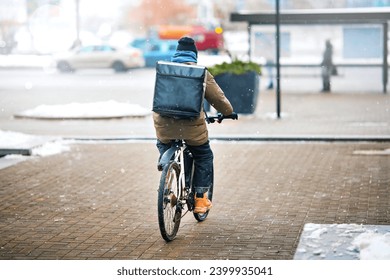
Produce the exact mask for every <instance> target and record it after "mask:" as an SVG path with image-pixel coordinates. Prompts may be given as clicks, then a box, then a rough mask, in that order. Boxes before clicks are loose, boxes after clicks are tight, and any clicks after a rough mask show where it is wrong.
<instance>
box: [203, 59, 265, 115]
mask: <svg viewBox="0 0 390 280" xmlns="http://www.w3.org/2000/svg"><path fill="white" fill-rule="evenodd" d="M208 70H209V71H210V73H211V74H213V76H214V78H215V80H216V82H217V83H218V85H219V86H220V87H221V89H222V90H223V91H224V93H225V95H226V97H227V98H228V99H229V100H230V102H231V103H232V106H233V108H234V111H235V112H236V113H240V114H252V113H253V112H254V111H255V109H256V104H257V97H258V94H259V80H260V77H259V75H260V74H261V68H260V66H259V65H258V64H256V63H254V62H244V61H241V60H234V61H232V62H231V63H226V62H224V63H222V64H218V65H215V66H213V67H210V68H208ZM206 110H207V109H206Z"/></svg>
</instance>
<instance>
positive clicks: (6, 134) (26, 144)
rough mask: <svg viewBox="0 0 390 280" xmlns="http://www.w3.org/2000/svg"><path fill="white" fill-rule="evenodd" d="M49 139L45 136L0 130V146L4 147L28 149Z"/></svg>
mask: <svg viewBox="0 0 390 280" xmlns="http://www.w3.org/2000/svg"><path fill="white" fill-rule="evenodd" d="M48 139H49V138H48V137H43V136H36V135H30V134H24V133H19V132H13V131H3V130H0V148H2V149H28V148H31V147H33V146H36V145H39V144H42V143H45V142H47V141H48Z"/></svg>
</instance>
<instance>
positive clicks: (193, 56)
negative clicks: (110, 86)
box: [153, 37, 233, 213]
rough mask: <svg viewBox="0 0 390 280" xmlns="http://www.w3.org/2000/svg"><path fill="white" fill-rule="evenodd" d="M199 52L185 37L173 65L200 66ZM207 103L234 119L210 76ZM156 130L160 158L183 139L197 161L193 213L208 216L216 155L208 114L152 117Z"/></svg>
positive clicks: (195, 164)
mask: <svg viewBox="0 0 390 280" xmlns="http://www.w3.org/2000/svg"><path fill="white" fill-rule="evenodd" d="M197 58H198V50H197V48H196V45H195V41H194V40H193V39H192V38H190V37H183V38H181V39H180V40H179V41H178V45H177V48H176V52H175V54H174V55H173V56H172V59H171V61H172V62H177V63H185V64H197ZM205 99H206V100H207V101H208V102H209V104H211V105H212V106H213V107H214V108H215V109H216V110H217V111H218V112H220V113H222V114H223V115H231V114H232V113H233V107H232V105H231V104H230V102H229V100H228V99H227V98H226V96H225V94H224V92H223V91H222V90H221V88H220V87H219V86H218V84H217V83H216V81H215V80H214V77H213V76H212V75H211V74H210V73H209V72H207V80H206V92H205ZM153 121H154V127H155V130H156V136H157V144H156V146H157V148H158V150H159V152H160V156H161V155H162V154H163V153H164V152H165V151H166V150H168V149H169V148H170V146H171V145H170V143H171V140H174V139H183V140H184V141H185V142H186V144H187V146H188V148H189V150H190V151H191V153H192V155H193V158H194V176H193V186H194V189H195V207H194V213H205V212H207V211H208V210H209V209H210V208H211V207H212V203H211V201H210V200H209V199H208V197H207V191H208V190H209V188H210V187H211V186H212V185H213V183H214V166H213V159H214V156H213V152H212V150H211V148H210V144H209V139H208V130H207V126H206V121H205V113H204V112H202V114H201V115H200V116H199V117H198V118H196V119H174V118H169V117H163V116H161V115H159V114H157V113H153Z"/></svg>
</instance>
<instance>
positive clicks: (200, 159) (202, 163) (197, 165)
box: [156, 140, 214, 194]
mask: <svg viewBox="0 0 390 280" xmlns="http://www.w3.org/2000/svg"><path fill="white" fill-rule="evenodd" d="M156 146H157V149H158V150H159V152H160V157H161V156H162V155H163V154H164V152H165V151H167V150H168V149H169V148H170V147H171V144H170V143H169V144H164V143H162V142H161V141H160V140H157V144H156ZM187 147H188V149H189V150H190V152H191V154H192V156H193V158H194V177H193V180H192V186H193V187H194V189H195V192H196V193H199V194H201V193H205V192H207V191H208V190H209V188H210V187H212V186H213V184H214V163H213V160H214V155H213V151H212V150H211V148H210V144H209V141H207V142H206V143H205V144H203V145H200V146H189V145H187Z"/></svg>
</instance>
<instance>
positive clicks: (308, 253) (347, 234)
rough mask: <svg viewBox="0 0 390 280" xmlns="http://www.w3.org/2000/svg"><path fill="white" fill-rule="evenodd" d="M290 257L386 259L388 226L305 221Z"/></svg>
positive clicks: (389, 242) (388, 253)
mask: <svg viewBox="0 0 390 280" xmlns="http://www.w3.org/2000/svg"><path fill="white" fill-rule="evenodd" d="M294 258H295V259H306V260H307V259H334V260H348V259H349V260H351V259H352V260H390V226H381V225H357V224H306V225H305V226H304V229H303V232H302V235H301V239H300V242H299V245H298V248H297V251H296V254H295V257H294Z"/></svg>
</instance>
